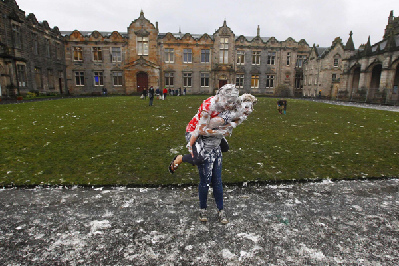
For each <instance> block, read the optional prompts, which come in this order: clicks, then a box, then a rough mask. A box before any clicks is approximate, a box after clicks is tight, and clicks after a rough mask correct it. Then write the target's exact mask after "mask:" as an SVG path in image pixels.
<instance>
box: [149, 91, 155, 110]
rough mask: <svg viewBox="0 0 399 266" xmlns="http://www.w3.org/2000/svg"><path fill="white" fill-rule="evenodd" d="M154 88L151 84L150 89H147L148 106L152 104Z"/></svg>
mask: <svg viewBox="0 0 399 266" xmlns="http://www.w3.org/2000/svg"><path fill="white" fill-rule="evenodd" d="M154 94H155V91H154V88H153V87H152V86H151V87H150V90H149V91H148V98H150V106H152V102H153V101H154Z"/></svg>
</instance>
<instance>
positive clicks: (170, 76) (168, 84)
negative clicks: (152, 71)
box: [165, 72, 175, 88]
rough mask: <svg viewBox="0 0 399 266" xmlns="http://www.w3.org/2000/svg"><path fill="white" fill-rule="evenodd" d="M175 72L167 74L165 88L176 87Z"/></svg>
mask: <svg viewBox="0 0 399 266" xmlns="http://www.w3.org/2000/svg"><path fill="white" fill-rule="evenodd" d="M174 78H175V73H174V72H165V87H168V88H173V87H174Z"/></svg>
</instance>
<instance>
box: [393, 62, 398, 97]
mask: <svg viewBox="0 0 399 266" xmlns="http://www.w3.org/2000/svg"><path fill="white" fill-rule="evenodd" d="M398 87H399V64H398V65H397V66H396V73H395V79H394V80H393V91H394V93H398Z"/></svg>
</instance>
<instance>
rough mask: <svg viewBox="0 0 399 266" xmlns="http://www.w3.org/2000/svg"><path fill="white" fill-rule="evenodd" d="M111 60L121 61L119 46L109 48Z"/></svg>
mask: <svg viewBox="0 0 399 266" xmlns="http://www.w3.org/2000/svg"><path fill="white" fill-rule="evenodd" d="M111 57H112V62H122V51H121V48H120V47H112V48H111Z"/></svg>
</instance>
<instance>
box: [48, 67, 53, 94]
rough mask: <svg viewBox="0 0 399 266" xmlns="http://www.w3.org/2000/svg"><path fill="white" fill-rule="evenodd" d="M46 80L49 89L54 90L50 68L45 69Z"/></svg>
mask: <svg viewBox="0 0 399 266" xmlns="http://www.w3.org/2000/svg"><path fill="white" fill-rule="evenodd" d="M47 82H48V87H49V89H50V90H54V89H55V87H54V74H53V70H52V69H47Z"/></svg>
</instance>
